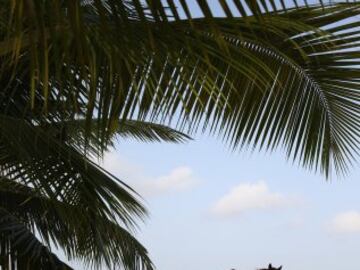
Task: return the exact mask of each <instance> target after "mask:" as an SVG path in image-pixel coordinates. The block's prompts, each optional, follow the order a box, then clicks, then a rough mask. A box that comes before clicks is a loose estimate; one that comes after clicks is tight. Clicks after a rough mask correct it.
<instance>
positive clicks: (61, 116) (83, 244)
mask: <svg viewBox="0 0 360 270" xmlns="http://www.w3.org/2000/svg"><path fill="white" fill-rule="evenodd" d="M190 2H193V3H196V5H197V6H198V7H199V10H201V12H202V16H197V17H194V16H193V15H192V10H191V6H190V5H189V3H190ZM215 2H216V3H218V4H219V7H220V8H221V11H222V13H223V16H215V15H214V10H213V7H212V6H211V5H210V1H206V0H194V1H190V0H179V1H174V0H166V1H161V0H146V1H141V0H88V1H80V0H78V1H73V0H72V1H70V0H48V1H42V0H13V1H4V0H0V4H1V7H2V8H1V9H0V58H1V61H0V85H1V86H2V89H1V91H0V95H1V96H0V101H1V103H0V104H1V106H0V122H1V123H0V151H1V152H0V153H1V155H0V157H1V158H0V166H1V172H2V174H3V180H2V181H3V182H4V183H3V184H2V186H4V188H3V189H4V194H7V196H9V198H7V197H6V196H5V195H4V197H3V196H2V197H1V198H5V199H4V200H3V202H2V206H1V208H0V209H1V212H2V215H1V216H2V219H1V220H0V232H1V234H2V237H1V240H0V241H1V242H0V255H2V258H3V260H4V263H3V265H4V264H15V263H18V264H19V265H21V267H22V268H25V266H24V265H30V266H29V267H30V268H32V269H41V268H42V269H50V268H49V267H50V266H49V264H50V265H54V264H57V265H62V266H63V267H65V268H66V267H67V266H65V265H64V264H62V263H61V262H60V261H59V260H58V259H56V258H55V257H54V256H53V254H51V253H50V251H49V250H48V249H47V248H46V247H45V246H43V243H44V244H46V245H48V244H49V242H53V243H54V244H55V245H57V246H59V247H60V248H62V249H63V250H64V251H65V253H66V255H67V256H68V257H69V258H70V259H72V258H81V259H83V260H84V261H87V262H88V264H89V265H90V266H94V267H97V266H98V267H101V266H102V265H106V266H108V267H109V268H111V267H115V266H117V265H122V266H123V267H125V269H152V264H151V261H150V260H149V258H148V255H147V253H146V250H145V249H144V248H143V247H142V246H141V245H140V244H139V243H138V242H137V241H136V240H135V238H134V237H133V236H132V234H131V228H132V227H133V226H134V225H135V223H136V220H137V218H142V217H143V215H144V212H145V210H144V208H143V207H142V206H141V204H140V203H138V201H137V199H136V194H135V193H134V192H133V191H132V190H131V189H130V187H128V186H127V185H126V184H125V183H124V182H119V180H117V179H116V178H115V177H114V176H112V175H110V174H109V173H108V172H106V171H104V170H103V169H101V168H100V167H99V166H97V165H96V164H95V163H94V162H92V161H91V159H90V158H89V157H95V158H96V157H101V155H102V154H103V152H104V151H106V149H107V148H108V147H109V146H110V145H111V142H112V140H113V137H114V134H116V133H118V132H120V131H122V132H123V135H125V134H127V135H129V134H132V135H135V134H136V135H135V136H137V137H138V138H142V139H149V136H150V137H151V139H153V138H156V139H164V138H165V139H170V140H176V141H177V140H181V139H183V138H185V137H184V134H183V133H182V132H185V133H187V134H190V135H191V134H194V133H195V132H197V131H208V132H210V133H212V134H218V135H220V136H221V137H222V138H223V140H224V141H225V142H227V143H228V144H229V145H231V146H232V147H233V148H235V149H240V148H242V147H246V146H250V147H257V148H258V149H266V150H270V151H271V150H273V149H275V148H279V147H280V148H283V149H284V150H285V153H286V156H287V157H288V158H290V159H292V160H294V161H296V162H299V163H300V164H301V165H302V166H304V167H306V168H309V169H311V170H315V171H320V172H321V173H323V174H324V175H325V176H326V177H328V176H329V175H330V173H332V172H334V173H340V174H341V173H346V172H347V170H348V167H349V165H351V164H352V162H353V161H354V157H355V156H356V155H357V152H358V150H359V146H358V138H359V125H358V120H359V119H358V117H359V113H360V111H359V106H358V104H359V99H360V91H359V85H360V84H359V83H360V79H359V78H360V76H359V75H360V70H359V62H360V54H359V52H358V48H359V39H360V35H359V33H360V29H359V26H360V23H359V21H358V20H356V19H354V18H355V17H356V16H358V15H359V13H360V4H358V3H356V2H354V3H330V2H329V3H326V2H324V1H320V2H317V3H311V4H309V3H308V2H307V1H305V3H302V2H298V0H294V1H293V2H292V3H291V4H288V3H285V2H284V1H273V0H268V1H265V0H244V1H239V0H233V1H229V0H219V1H211V3H215ZM129 121H130V122H129ZM143 122H145V123H148V124H150V125H159V126H157V127H159V128H160V127H161V130H162V131H163V132H162V133H161V134H162V135H160V133H158V132H155V134H154V133H153V131H149V130H148V129H147V128H145V127H144V126H143V124H141V125H142V127H144V128H143V129H141V131H139V130H138V129H136V131H134V130H133V128H134V127H135V126H137V127H138V126H139V123H143ZM129 123H130V124H129ZM155 123H156V124H155ZM145 125H146V124H145ZM164 125H165V126H169V127H173V128H174V129H176V130H178V132H177V131H175V130H173V129H171V128H166V127H165V126H164ZM125 130H127V132H125ZM144 131H145V132H144ZM149 132H150V133H149ZM169 133H170V135H169ZM154 135H155V136H154ZM174 138H176V139H174ZM11 196H13V197H11ZM10 197H11V198H10ZM34 233H37V234H38V235H40V237H41V239H42V242H40V241H39V240H37V239H36V238H34ZM51 267H53V266H51ZM53 268H56V267H55V266H54V267H53ZM25 269H26V268H25Z"/></svg>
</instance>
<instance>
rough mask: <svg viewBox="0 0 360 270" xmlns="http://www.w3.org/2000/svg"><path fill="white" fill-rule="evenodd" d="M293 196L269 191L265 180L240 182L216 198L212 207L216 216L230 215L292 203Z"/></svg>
mask: <svg viewBox="0 0 360 270" xmlns="http://www.w3.org/2000/svg"><path fill="white" fill-rule="evenodd" d="M294 202H295V200H294V198H290V197H288V196H284V195H282V194H280V193H276V192H271V191H270V190H269V188H268V186H267V185H266V183H265V182H263V181H260V182H258V183H254V184H251V183H242V184H240V185H238V186H236V187H234V188H233V189H231V190H230V192H229V193H227V194H226V195H225V196H223V197H222V198H221V199H220V200H218V201H217V202H216V203H215V205H214V206H213V208H212V212H213V213H214V214H215V215H217V216H222V217H230V216H235V215H239V214H242V213H243V212H246V211H248V210H254V209H273V208H278V207H283V206H289V205H292V204H293V203H294Z"/></svg>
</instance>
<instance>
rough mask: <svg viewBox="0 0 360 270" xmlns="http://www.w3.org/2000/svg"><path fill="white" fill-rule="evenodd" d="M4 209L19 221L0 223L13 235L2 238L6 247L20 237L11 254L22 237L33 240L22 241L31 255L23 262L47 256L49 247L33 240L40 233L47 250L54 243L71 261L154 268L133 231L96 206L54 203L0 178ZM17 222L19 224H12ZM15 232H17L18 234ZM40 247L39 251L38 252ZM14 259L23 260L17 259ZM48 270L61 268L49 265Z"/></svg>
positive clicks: (128, 267) (24, 187)
mask: <svg viewBox="0 0 360 270" xmlns="http://www.w3.org/2000/svg"><path fill="white" fill-rule="evenodd" d="M0 208H1V209H6V211H7V212H8V213H9V215H10V213H11V216H12V217H13V219H11V220H10V221H9V220H8V216H9V215H6V219H5V221H6V222H5V221H4V223H0V232H2V233H3V234H4V235H8V237H5V238H1V240H0V241H1V242H0V244H1V243H4V244H6V243H7V241H9V239H11V237H12V235H15V236H16V239H13V240H12V242H11V243H13V244H10V245H9V246H8V249H7V251H8V252H10V253H12V254H14V253H15V252H17V245H15V244H14V243H17V238H19V239H27V238H28V237H29V238H32V239H33V240H31V241H30V240H23V241H22V240H19V241H22V242H21V243H20V244H21V248H22V250H26V251H27V252H26V254H22V258H21V259H22V260H23V261H24V260H26V259H28V260H30V261H31V260H32V259H33V258H36V257H37V256H42V255H41V252H39V249H40V250H42V249H43V248H44V247H43V245H42V244H40V242H39V241H38V240H37V239H36V238H35V237H34V236H33V233H34V232H37V234H39V235H40V236H41V239H43V241H44V242H45V243H46V245H47V246H50V244H51V243H53V244H55V246H56V247H61V248H62V249H63V250H64V252H65V254H66V255H67V256H68V258H69V259H72V258H78V259H82V260H83V261H84V264H85V265H92V266H94V267H98V268H99V267H100V268H101V267H102V266H103V265H107V266H108V267H109V268H113V267H115V266H119V267H124V268H125V269H129V270H130V269H152V267H153V266H152V263H151V261H150V259H149V258H148V255H147V251H146V249H145V248H144V247H143V246H142V245H141V244H140V243H139V242H138V241H137V240H136V239H135V238H134V237H133V236H132V235H131V234H130V233H129V232H128V231H126V230H125V229H124V228H123V227H122V226H121V225H120V224H117V223H114V222H112V221H110V220H109V219H108V218H106V217H104V216H99V215H97V213H96V211H93V208H90V207H84V206H83V205H73V204H66V203H63V202H60V201H57V200H53V199H49V198H47V197H46V196H44V195H40V194H39V193H38V192H37V191H36V190H34V189H32V188H29V187H27V186H24V185H22V184H19V183H17V184H16V183H14V182H13V181H11V180H9V179H6V178H2V179H0ZM4 211H5V210H4ZM15 218H16V219H17V221H16V222H15V224H13V225H11V224H12V222H13V220H14V219H15ZM9 222H10V223H11V224H10V223H9ZM2 225H3V227H2ZM2 228H3V230H1V229H2ZM27 228H29V229H27ZM16 229H17V230H18V231H16ZM12 230H15V232H14V233H13V234H11V232H12ZM23 234H26V235H27V236H24V235H23ZM15 236H14V237H15ZM34 245H36V247H38V248H33V246H34ZM45 255H46V254H45ZM13 259H14V261H17V258H13ZM45 259H46V258H45ZM23 263H24V262H23ZM31 269H39V268H31ZM44 269H57V268H50V266H48V268H44Z"/></svg>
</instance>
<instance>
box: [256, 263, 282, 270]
mask: <svg viewBox="0 0 360 270" xmlns="http://www.w3.org/2000/svg"><path fill="white" fill-rule="evenodd" d="M281 269H282V265H280V266H279V267H278V268H275V267H273V266H272V265H271V263H269V266H268V268H260V269H258V270H281Z"/></svg>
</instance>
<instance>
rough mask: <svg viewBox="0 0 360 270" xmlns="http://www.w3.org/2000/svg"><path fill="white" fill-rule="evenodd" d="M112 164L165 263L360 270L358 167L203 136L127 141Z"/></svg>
mask: <svg viewBox="0 0 360 270" xmlns="http://www.w3.org/2000/svg"><path fill="white" fill-rule="evenodd" d="M190 2H191V1H190ZM193 2H194V1H193ZM215 2H217V1H214V3H215ZM191 8H192V10H193V14H194V15H195V16H196V15H198V14H199V12H198V10H197V8H196V6H195V5H191ZM214 10H215V11H217V12H219V9H217V8H216V7H215V9H214ZM218 14H220V13H218ZM218 14H217V15H218ZM104 167H105V168H106V169H108V170H109V171H111V172H112V173H114V174H115V175H116V176H118V177H119V178H120V179H122V180H124V181H125V182H127V183H128V184H130V185H131V186H133V187H134V188H135V189H136V190H138V191H139V192H140V193H141V194H143V196H144V198H145V200H146V205H147V207H148V209H149V211H150V217H149V219H148V220H147V221H146V223H145V224H142V226H141V230H140V232H139V233H138V235H137V236H138V238H139V239H140V241H141V242H142V243H143V244H144V245H145V246H146V247H147V248H148V250H149V252H150V256H151V257H152V259H153V260H154V262H155V264H156V266H157V269H158V270H169V269H171V270H184V269H186V270H199V269H206V270H229V269H230V268H236V269H237V270H254V269H256V268H259V267H264V266H266V265H267V264H268V263H269V262H272V263H273V264H274V265H275V266H278V265H280V264H282V265H284V267H283V269H284V270H288V269H289V270H304V269H326V270H338V269H346V270H358V269H360V260H359V256H358V251H359V248H360V196H359V190H360V182H359V176H360V170H359V168H358V166H357V165H355V167H354V168H353V169H352V170H351V172H350V174H349V175H347V176H346V177H343V178H338V177H336V176H334V177H333V178H332V179H330V180H328V181H326V179H325V178H324V177H323V176H321V175H319V174H316V173H314V172H309V171H306V170H305V169H303V168H301V167H299V166H298V165H296V164H292V163H291V162H288V161H287V160H286V156H285V154H284V153H283V152H282V151H281V150H278V151H277V152H274V153H265V152H260V153H258V152H254V153H250V152H248V151H236V152H232V151H230V150H229V149H228V148H227V147H226V145H225V144H224V143H223V142H221V140H218V139H216V138H213V137H208V136H206V135H199V136H197V137H196V140H194V141H191V142H188V143H186V144H175V145H174V144H158V143H156V144H146V143H140V142H137V141H132V140H120V141H119V143H118V144H117V147H116V150H115V151H113V152H111V153H109V154H107V155H106V157H105V160H104ZM74 266H75V267H76V269H82V267H81V266H80V265H77V264H74Z"/></svg>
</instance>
